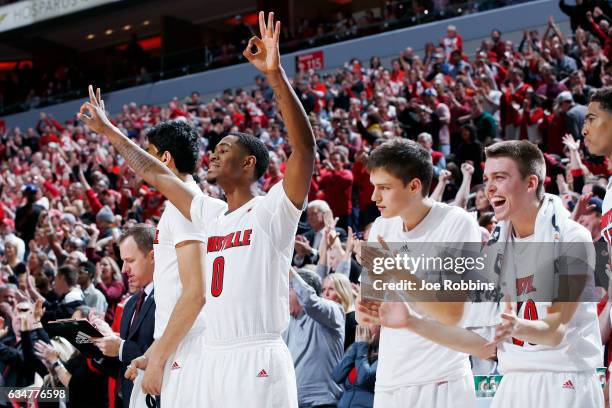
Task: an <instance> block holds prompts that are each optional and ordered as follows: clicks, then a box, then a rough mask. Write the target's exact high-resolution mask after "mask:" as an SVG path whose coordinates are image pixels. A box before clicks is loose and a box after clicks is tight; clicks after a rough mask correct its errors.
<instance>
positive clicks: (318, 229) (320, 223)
mask: <svg viewBox="0 0 612 408" xmlns="http://www.w3.org/2000/svg"><path fill="white" fill-rule="evenodd" d="M326 214H327V215H326ZM306 216H307V219H308V224H309V225H310V229H309V230H308V231H306V232H305V233H304V234H303V235H298V236H297V237H296V238H295V255H294V256H293V264H294V265H296V266H298V267H301V266H304V265H307V264H316V263H317V262H318V261H319V244H320V243H321V240H322V239H324V238H325V237H324V236H323V235H324V228H325V218H326V217H327V218H329V219H330V220H333V218H334V216H333V214H332V211H331V209H330V208H329V204H327V202H325V201H323V200H314V201H311V202H310V203H308V208H307V209H306ZM328 222H329V221H328ZM336 232H337V233H338V236H339V237H340V241H342V242H344V241H346V231H345V230H344V229H342V228H336Z"/></svg>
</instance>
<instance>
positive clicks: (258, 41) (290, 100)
mask: <svg viewBox="0 0 612 408" xmlns="http://www.w3.org/2000/svg"><path fill="white" fill-rule="evenodd" d="M259 30H260V33H261V38H260V37H252V38H251V39H250V40H249V43H248V45H247V48H246V49H245V50H244V52H243V55H244V56H245V57H246V59H248V60H249V61H250V62H251V64H253V65H254V66H255V67H256V68H257V69H258V70H260V71H261V72H262V73H263V74H264V75H266V77H267V79H268V81H269V83H270V86H272V89H273V90H274V95H275V96H276V102H277V103H278V106H279V108H280V111H281V113H282V115H283V122H284V123H285V126H286V127H287V135H288V138H289V144H290V145H291V147H292V149H293V151H292V153H291V156H289V159H288V160H287V165H286V170H285V178H284V181H283V188H284V189H285V193H286V194H287V197H289V199H290V200H291V202H292V203H293V204H294V205H295V206H296V207H298V208H301V207H302V205H303V203H304V200H305V199H306V196H307V195H308V189H309V187H310V179H311V177H312V172H313V170H314V160H315V138H314V134H313V132H312V128H311V127H310V122H309V121H308V117H307V116H306V112H305V111H304V108H303V107H302V104H301V102H300V100H299V98H298V97H297V95H296V94H295V92H294V91H293V88H291V85H290V83H289V79H288V78H287V76H286V75H285V71H284V70H283V67H282V66H281V64H280V52H279V45H278V44H279V37H280V32H281V24H280V21H277V22H276V24H275V23H274V13H269V14H268V23H267V24H266V22H265V13H264V12H263V11H261V12H260V13H259ZM252 47H255V48H256V51H255V53H253V52H252Z"/></svg>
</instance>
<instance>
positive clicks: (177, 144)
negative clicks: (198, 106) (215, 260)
mask: <svg viewBox="0 0 612 408" xmlns="http://www.w3.org/2000/svg"><path fill="white" fill-rule="evenodd" d="M147 139H148V142H149V146H148V148H147V151H148V152H149V153H150V154H152V155H153V156H155V157H157V158H158V159H159V160H160V161H161V162H162V163H164V164H165V165H166V166H167V167H168V168H169V169H170V170H171V171H172V173H174V174H175V175H176V176H177V177H178V178H179V179H181V181H183V182H184V183H185V185H186V186H187V187H188V188H189V189H190V190H192V191H193V192H194V194H196V195H200V194H202V192H201V191H200V189H199V187H198V185H197V184H196V182H195V181H194V179H193V177H192V174H193V172H194V171H195V168H196V164H197V162H198V156H199V154H198V152H199V149H198V135H197V133H196V132H195V130H194V129H193V128H192V127H191V126H190V125H188V124H187V123H186V122H184V121H181V120H174V121H167V122H161V123H159V124H157V125H156V126H154V127H153V128H151V129H149V130H148V132H147ZM203 199H204V200H207V201H208V202H209V203H210V204H209V205H210V206H211V209H214V208H216V210H211V211H217V212H218V214H222V213H223V212H225V211H226V210H227V204H226V203H225V202H224V201H222V200H217V199H214V198H211V197H204V198H203ZM205 242H206V237H205V235H204V231H202V230H199V229H197V228H196V227H195V226H194V225H193V224H192V223H191V222H190V221H189V220H188V219H186V218H185V217H184V216H183V215H182V214H181V213H180V212H179V211H178V210H177V209H176V207H175V206H174V205H173V204H172V203H170V202H166V207H165V209H164V212H163V213H162V216H161V218H160V220H159V224H158V226H157V230H156V233H155V241H154V245H153V250H154V257H155V271H154V273H153V285H154V288H155V291H156V295H157V298H158V299H157V301H156V309H155V330H154V333H153V338H154V339H155V341H154V342H153V344H152V345H151V347H150V348H149V349H148V350H147V352H146V353H145V358H146V360H147V361H146V370H145V372H144V375H143V374H142V373H141V378H138V380H137V381H136V382H135V386H138V385H139V384H140V383H141V385H142V389H143V392H145V393H147V394H149V395H160V393H161V394H163V398H164V403H163V404H164V406H165V407H168V406H169V407H185V406H194V405H198V402H199V399H200V394H199V391H200V390H199V389H197V388H195V389H194V388H193V387H192V386H191V384H198V383H200V381H202V379H200V377H201V376H202V375H203V368H204V365H203V360H202V359H203V357H204V356H203V354H202V349H203V348H204V347H203V344H204V333H203V330H204V313H203V312H204V310H203V306H204V299H205V298H204V290H205V288H204V265H203V261H204V256H205V254H206V250H205V246H204V245H205ZM198 260H200V261H199V262H198ZM143 363H144V362H143ZM136 366H137V362H135V363H134V364H132V365H131V367H132V368H131V369H130V372H129V373H128V375H130V376H131V377H132V378H134V377H135V374H136V372H137V371H136V370H137V368H136ZM162 380H163V383H162ZM134 405H135V404H134Z"/></svg>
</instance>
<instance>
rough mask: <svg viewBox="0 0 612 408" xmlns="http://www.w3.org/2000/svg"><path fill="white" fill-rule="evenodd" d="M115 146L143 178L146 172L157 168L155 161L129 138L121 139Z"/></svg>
mask: <svg viewBox="0 0 612 408" xmlns="http://www.w3.org/2000/svg"><path fill="white" fill-rule="evenodd" d="M115 147H116V148H117V151H118V152H119V154H120V155H121V156H123V158H124V159H125V161H127V163H128V164H129V165H130V167H131V168H132V169H133V170H134V171H135V172H136V173H137V174H138V175H139V176H141V177H142V178H145V173H147V172H149V171H151V170H152V169H154V168H155V165H156V163H155V161H154V160H153V159H152V158H151V157H149V156H148V155H147V154H146V153H144V152H143V151H141V150H140V149H138V148H137V147H136V146H134V145H133V144H132V143H130V142H129V141H128V140H125V139H122V140H120V141H119V143H117V144H116V145H115Z"/></svg>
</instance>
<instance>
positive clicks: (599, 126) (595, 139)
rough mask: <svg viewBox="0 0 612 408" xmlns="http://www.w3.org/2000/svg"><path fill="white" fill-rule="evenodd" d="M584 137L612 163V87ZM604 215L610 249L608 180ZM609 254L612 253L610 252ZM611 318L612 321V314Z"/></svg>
mask: <svg viewBox="0 0 612 408" xmlns="http://www.w3.org/2000/svg"><path fill="white" fill-rule="evenodd" d="M582 136H583V137H584V146H585V147H586V148H587V149H588V150H589V153H591V154H594V155H596V156H605V157H607V158H608V162H609V163H612V87H606V88H601V89H598V90H597V91H595V93H594V94H593V95H592V96H591V100H590V102H589V107H588V111H587V114H586V117H585V121H584V126H583V128H582ZM608 166H609V164H608ZM602 213H603V215H602V217H601V235H602V237H603V238H604V239H605V240H606V242H607V243H608V249H609V248H610V246H611V245H612V179H610V180H608V186H607V188H606V196H605V198H604V202H603V207H602ZM608 252H609V253H612V252H610V251H609V250H608ZM611 286H612V282H610V284H608V288H610V287H611ZM608 303H612V296H611V294H610V289H608ZM611 310H612V309H611ZM610 318H611V319H612V314H611V315H610ZM606 388H608V392H609V383H607V384H606Z"/></svg>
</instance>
